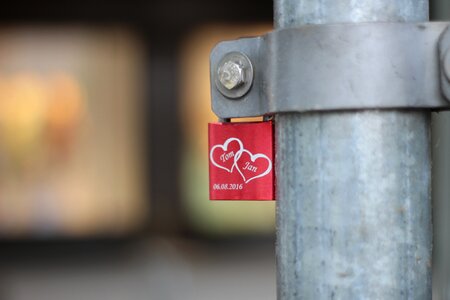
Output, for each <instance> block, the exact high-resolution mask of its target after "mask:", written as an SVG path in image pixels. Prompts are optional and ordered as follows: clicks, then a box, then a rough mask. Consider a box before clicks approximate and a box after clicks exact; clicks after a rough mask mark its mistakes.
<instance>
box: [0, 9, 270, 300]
mask: <svg viewBox="0 0 450 300" xmlns="http://www.w3.org/2000/svg"><path fill="white" fill-rule="evenodd" d="M271 28H272V2H271V1H255V0H253V1H236V0H231V1H226V2H220V1H207V0H194V1H184V0H164V1H162V0H155V1H123V0H114V1H94V2H93V1H86V0H80V1H53V0H43V1H29V0H19V1H15V2H13V3H8V4H7V5H5V6H4V8H3V9H2V10H0V300H19V299H20V300H28V299H33V300H41V299H42V300H56V299H58V300H59V299H67V300H71V299H98V300H102V299H105V300H106V299H108V300H116V299H117V300H119V299H129V300H134V299H136V300H137V299H157V300H160V299H161V300H165V299H167V300H171V299H195V300H201V299H275V277H276V275H275V254H274V239H275V237H274V223H275V213H274V208H275V205H274V203H273V202H262V203H260V202H258V203H257V202H253V203H251V202H235V203H230V202H227V203H224V202H209V200H208V174H207V169H208V164H207V158H208V152H207V151H208V150H207V123H208V122H212V121H216V118H215V116H214V115H213V113H212V112H211V110H210V97H209V52H210V50H211V48H212V47H213V46H214V45H215V44H216V43H218V42H219V41H222V40H226V39H235V38H238V37H241V36H252V35H260V34H263V33H264V32H267V31H269V30H271Z"/></svg>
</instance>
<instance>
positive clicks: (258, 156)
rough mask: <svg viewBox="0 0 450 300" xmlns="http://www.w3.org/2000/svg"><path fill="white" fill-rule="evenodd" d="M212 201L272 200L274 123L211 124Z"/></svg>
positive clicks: (273, 197)
mask: <svg viewBox="0 0 450 300" xmlns="http://www.w3.org/2000/svg"><path fill="white" fill-rule="evenodd" d="M208 131H209V196H210V199H211V200H274V199H275V187H274V183H275V178H274V177H275V172H274V139H273V122H271V121H269V122H252V123H210V124H209V125H208Z"/></svg>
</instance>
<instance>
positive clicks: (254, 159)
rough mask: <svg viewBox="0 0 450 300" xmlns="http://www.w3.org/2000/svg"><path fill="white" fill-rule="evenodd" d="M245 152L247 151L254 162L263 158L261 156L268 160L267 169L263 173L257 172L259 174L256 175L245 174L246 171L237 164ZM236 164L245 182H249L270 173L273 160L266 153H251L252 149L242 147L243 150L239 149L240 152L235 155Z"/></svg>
mask: <svg viewBox="0 0 450 300" xmlns="http://www.w3.org/2000/svg"><path fill="white" fill-rule="evenodd" d="M243 153H247V154H248V155H249V156H250V160H251V161H252V162H255V161H256V160H257V159H261V158H262V159H265V160H267V162H268V166H267V169H266V170H265V171H264V172H262V173H261V174H257V175H255V176H252V177H249V178H246V177H245V175H244V173H243V172H242V170H241V169H240V168H239V166H238V164H237V163H238V161H239V159H240V158H241V157H242V154H243ZM234 165H235V166H236V169H237V170H238V172H239V174H241V177H242V179H244V182H245V183H249V182H250V181H252V180H254V179H257V178H261V177H264V176H266V175H267V174H269V173H270V171H272V161H271V160H270V159H269V158H268V157H267V156H266V155H264V154H261V153H257V154H253V153H251V152H250V151H248V150H246V149H242V150H241V151H239V152H238V153H237V154H236V155H235V156H234Z"/></svg>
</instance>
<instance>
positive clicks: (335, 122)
mask: <svg viewBox="0 0 450 300" xmlns="http://www.w3.org/2000/svg"><path fill="white" fill-rule="evenodd" d="M426 20H428V1H423V0H395V1H393V0H360V1H351V0H321V1H299V0H277V1H275V24H276V27H278V28H285V27H294V26H300V25H302V24H311V23H313V24H317V23H339V22H366V21H426ZM374 80H382V79H380V78H378V79H377V78H375V79H374ZM324 88H326V87H324ZM299 97H301V95H299ZM429 128H430V113H429V112H425V111H399V110H397V111H395V110H393V111H377V110H370V111H353V112H351V111H347V112H327V113H304V114H280V115H278V116H277V117H276V141H277V147H276V152H277V157H276V159H277V168H276V171H277V191H278V192H277V264H278V267H277V269H278V274H277V277H278V291H277V294H278V299H283V300H284V299H431V247H432V233H431V203H430V181H431V176H430V172H431V163H430V129H429Z"/></svg>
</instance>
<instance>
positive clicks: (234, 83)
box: [217, 60, 245, 90]
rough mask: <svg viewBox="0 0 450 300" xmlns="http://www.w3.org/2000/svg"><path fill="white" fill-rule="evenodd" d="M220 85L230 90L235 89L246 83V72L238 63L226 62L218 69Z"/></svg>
mask: <svg viewBox="0 0 450 300" xmlns="http://www.w3.org/2000/svg"><path fill="white" fill-rule="evenodd" d="M217 72H218V77H219V81H220V83H221V84H222V85H223V86H224V87H225V88H227V89H228V90H232V89H235V88H237V87H239V86H240V85H242V84H243V83H244V82H245V70H244V68H243V67H242V66H241V65H240V64H239V62H236V61H231V60H228V61H225V62H224V63H223V64H222V65H221V66H220V67H219V69H218V71H217Z"/></svg>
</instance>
